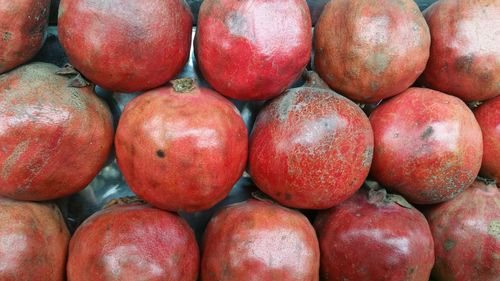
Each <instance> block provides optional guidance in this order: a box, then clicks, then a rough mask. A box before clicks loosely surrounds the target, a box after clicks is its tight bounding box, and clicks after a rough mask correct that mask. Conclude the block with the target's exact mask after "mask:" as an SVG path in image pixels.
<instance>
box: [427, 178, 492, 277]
mask: <svg viewBox="0 0 500 281" xmlns="http://www.w3.org/2000/svg"><path fill="white" fill-rule="evenodd" d="M426 215H427V219H428V221H429V224H430V226H431V231H432V235H433V236H434V242H435V252H436V265H435V266H434V269H433V273H432V275H433V278H434V279H435V280H436V281H444V280H454V281H470V280H474V281H498V280H499V278H500V191H499V190H498V188H497V187H496V186H495V185H494V184H486V183H484V182H479V181H476V182H474V183H473V184H472V186H471V187H469V188H468V189H467V190H466V191H465V192H464V193H462V194H460V195H459V196H457V198H455V199H453V200H451V201H449V202H445V203H443V204H439V205H436V206H435V207H433V208H432V209H430V210H429V211H428V213H427V214H426Z"/></svg>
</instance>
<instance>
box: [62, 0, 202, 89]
mask: <svg viewBox="0 0 500 281" xmlns="http://www.w3.org/2000/svg"><path fill="white" fill-rule="evenodd" d="M192 24H193V16H192V14H191V10H190V7H189V5H187V3H186V2H185V1H184V0H170V1H164V0H141V1H136V0H97V1H89V0H61V3H60V7H59V19H58V32H59V40H60V42H61V45H62V46H63V48H64V50H65V52H66V54H67V55H68V58H69V61H70V62H71V64H72V65H74V66H75V68H76V69H77V70H78V71H80V72H81V73H82V74H83V76H84V77H86V78H87V79H89V80H90V81H92V82H94V83H95V84H97V85H99V86H101V87H103V88H105V89H107V90H109V91H114V92H127V93H131V92H138V91H144V90H148V89H153V88H156V87H159V86H161V85H163V84H165V83H167V82H168V81H169V80H171V79H173V78H174V77H175V76H176V75H177V74H179V73H180V72H181V70H182V69H183V67H184V65H185V64H186V62H187V60H188V58H189V52H190V48H191V33H192Z"/></svg>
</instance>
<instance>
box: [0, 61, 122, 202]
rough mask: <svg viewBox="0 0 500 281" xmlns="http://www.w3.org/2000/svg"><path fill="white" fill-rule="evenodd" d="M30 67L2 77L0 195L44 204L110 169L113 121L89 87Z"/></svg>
mask: <svg viewBox="0 0 500 281" xmlns="http://www.w3.org/2000/svg"><path fill="white" fill-rule="evenodd" d="M58 70H59V68H58V67H57V66H55V65H51V64H46V63H32V64H29V65H25V66H22V67H19V68H17V69H15V70H13V71H11V72H8V73H7V74H4V75H1V76H0V128H1V130H0V143H1V144H2V149H1V150H0V195H1V196H5V197H10V198H14V199H18V200H30V201H43V200H50V199H56V198H60V197H64V196H67V195H70V194H73V193H76V192H78V191H80V190H82V189H83V188H85V187H86V186H87V185H88V184H89V183H90V182H91V181H92V179H93V178H94V177H95V176H96V175H97V173H98V172H99V171H100V169H101V168H102V166H103V165H104V164H105V163H106V161H107V159H108V156H109V153H110V150H111V146H112V144H113V120H112V116H111V112H110V110H109V108H108V107H107V105H106V104H105V103H104V102H103V101H101V100H100V99H99V98H98V97H97V96H96V94H95V93H94V91H93V90H92V88H91V87H85V88H71V87H69V86H68V83H69V81H70V79H69V78H67V77H63V76H59V75H56V74H55V73H56V72H57V71H58Z"/></svg>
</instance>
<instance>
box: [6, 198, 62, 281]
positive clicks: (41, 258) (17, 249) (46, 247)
mask: <svg viewBox="0 0 500 281" xmlns="http://www.w3.org/2000/svg"><path fill="white" fill-rule="evenodd" d="M69 239H70V234H69V232H68V229H67V228H66V225H65V224H64V219H63V217H62V215H61V213H60V212H59V209H58V208H57V206H56V205H54V204H48V203H33V202H21V201H14V200H11V199H7V198H1V197H0V253H2V254H1V255H0V280H2V281H47V280H51V281H64V280H65V272H66V270H65V267H66V256H67V250H68V243H69Z"/></svg>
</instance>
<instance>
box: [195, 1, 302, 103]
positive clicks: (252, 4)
mask: <svg viewBox="0 0 500 281" xmlns="http://www.w3.org/2000/svg"><path fill="white" fill-rule="evenodd" d="M311 40H312V31H311V16H310V14H309V8H308V6H307V3H306V1H305V0H247V1H239V0H205V1H203V3H202V5H201V8H200V13H199V16H198V31H197V33H196V39H195V52H196V58H197V63H198V66H199V68H200V70H201V73H202V74H203V77H204V78H205V79H206V80H207V81H208V83H210V85H212V87H214V89H216V90H217V91H218V92H219V93H221V94H223V95H225V96H228V97H230V98H234V99H239V100H265V99H270V98H272V97H275V96H277V95H279V94H281V93H282V92H283V91H285V90H286V89H287V88H288V87H290V86H291V85H292V83H293V82H294V81H295V80H296V79H297V78H299V77H300V74H301V73H302V71H303V70H304V68H305V66H306V65H307V63H308V62H309V60H310V57H311V48H312V47H311Z"/></svg>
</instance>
